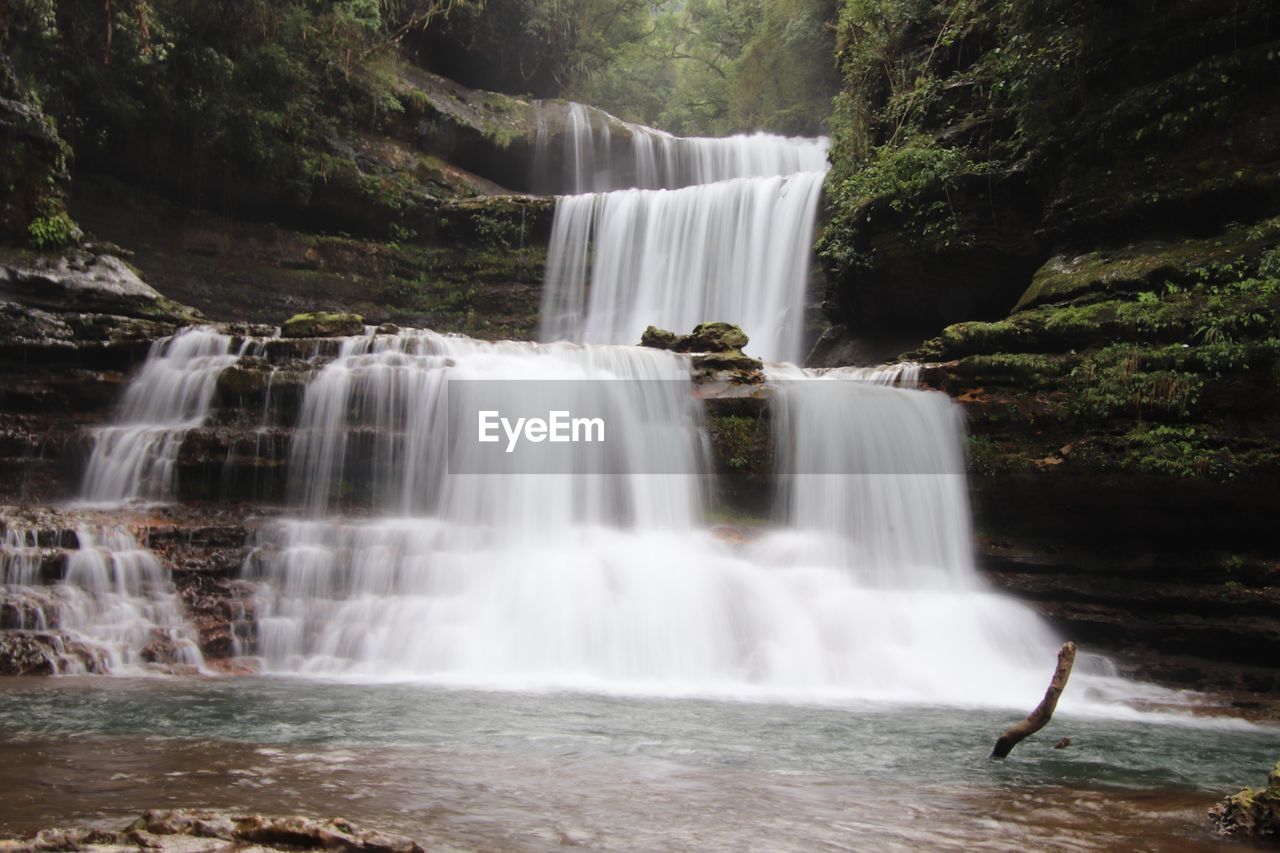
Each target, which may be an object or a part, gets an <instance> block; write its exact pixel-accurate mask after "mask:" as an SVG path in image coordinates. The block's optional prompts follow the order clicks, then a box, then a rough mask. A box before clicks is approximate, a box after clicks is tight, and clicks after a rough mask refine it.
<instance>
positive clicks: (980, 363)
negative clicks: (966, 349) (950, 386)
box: [956, 353, 1075, 390]
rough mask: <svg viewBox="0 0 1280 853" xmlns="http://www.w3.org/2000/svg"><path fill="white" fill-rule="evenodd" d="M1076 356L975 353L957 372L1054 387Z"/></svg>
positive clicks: (1032, 387) (1035, 387)
mask: <svg viewBox="0 0 1280 853" xmlns="http://www.w3.org/2000/svg"><path fill="white" fill-rule="evenodd" d="M1074 361H1075V359H1073V358H1070V357H1064V356H1053V355H1042V354H1039V353H993V354H991V355H971V356H969V357H967V358H964V359H961V361H960V363H959V365H957V368H956V371H957V373H958V374H959V375H960V376H962V377H965V378H975V379H981V380H982V381H984V382H989V381H996V382H1004V383H1009V384H1016V385H1017V386H1018V387H1019V388H1025V389H1027V390H1038V389H1040V388H1049V387H1053V386H1054V385H1055V384H1056V380H1057V379H1059V378H1060V377H1062V376H1063V375H1065V374H1066V373H1067V372H1068V371H1069V370H1070V368H1071V365H1072V363H1073V362H1074Z"/></svg>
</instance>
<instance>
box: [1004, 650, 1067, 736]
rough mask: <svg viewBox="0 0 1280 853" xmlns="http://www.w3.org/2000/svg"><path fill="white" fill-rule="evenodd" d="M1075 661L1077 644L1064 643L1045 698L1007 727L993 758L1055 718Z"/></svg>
mask: <svg viewBox="0 0 1280 853" xmlns="http://www.w3.org/2000/svg"><path fill="white" fill-rule="evenodd" d="M1075 662H1076V644H1075V643H1063V644H1062V648H1061V649H1058V668H1057V669H1055V670H1054V671H1053V679H1052V680H1051V681H1050V682H1049V689H1048V690H1046V691H1045V692H1044V698H1043V699H1041V700H1040V704H1039V705H1037V706H1036V707H1035V710H1034V711H1032V712H1031V713H1030V714H1028V715H1027V718H1026V719H1025V720H1023V721H1022V722H1020V723H1015V724H1014V725H1012V726H1010V727H1009V728H1007V729H1005V732H1004V734H1002V735H1000V739H999V740H997V741H996V746H995V749H993V750H991V757H992V758H1004V757H1005V756H1007V755H1008V754H1009V753H1010V752H1011V751H1012V750H1013V748H1014V747H1015V746H1017V745H1018V744H1019V743H1021V742H1022V741H1023V740H1024V739H1026V738H1028V737H1030V736H1031V735H1033V734H1035V733H1036V732H1038V731H1040V730H1041V729H1043V728H1044V727H1045V726H1046V725H1048V724H1049V720H1051V719H1053V711H1054V709H1055V708H1057V707H1058V697H1059V696H1061V695H1062V689H1063V688H1064V687H1066V686H1067V679H1068V678H1070V677H1071V667H1072V666H1074V665H1075Z"/></svg>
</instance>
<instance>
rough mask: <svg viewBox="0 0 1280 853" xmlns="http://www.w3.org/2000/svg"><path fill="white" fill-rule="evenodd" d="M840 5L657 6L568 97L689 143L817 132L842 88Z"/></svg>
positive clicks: (727, 1) (571, 84)
mask: <svg viewBox="0 0 1280 853" xmlns="http://www.w3.org/2000/svg"><path fill="white" fill-rule="evenodd" d="M835 12H836V4H835V2H834V0H687V2H676V0H655V2H652V3H651V4H649V7H648V10H647V14H646V16H645V19H644V22H643V23H644V26H643V27H642V28H641V30H640V31H639V32H637V33H636V34H634V36H633V37H632V38H630V39H629V40H623V41H619V42H617V43H616V44H615V46H614V47H613V48H612V50H610V51H608V52H600V53H597V54H596V56H595V57H594V59H595V60H598V61H596V62H595V63H594V64H592V63H581V64H579V66H578V68H577V70H576V72H575V73H574V74H573V75H571V76H570V77H569V78H568V79H567V80H566V81H565V82H566V83H567V85H566V88H565V90H564V91H565V94H566V95H567V96H570V97H574V98H577V99H579V100H583V101H588V102H590V103H595V104H598V105H600V106H602V107H604V108H606V109H609V110H610V111H612V112H616V113H617V114H618V115H620V116H622V117H623V118H626V119H629V120H632V121H638V122H643V123H645V124H650V125H654V126H657V127H663V128H666V129H667V130H670V131H673V132H676V133H682V134H688V135H712V134H724V133H734V132H744V131H751V130H771V131H775V132H780V133H795V134H800V133H816V132H819V131H820V130H822V129H823V127H824V126H825V122H826V118H827V114H828V112H829V109H830V99H831V97H832V95H834V93H835V91H836V88H837V76H836V73H835V69H834V65H833V62H832V58H831V57H832V51H833V47H834V39H833V37H832V34H831V31H830V22H831V21H832V20H833V19H834V17H835Z"/></svg>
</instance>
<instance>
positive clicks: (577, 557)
mask: <svg viewBox="0 0 1280 853" xmlns="http://www.w3.org/2000/svg"><path fill="white" fill-rule="evenodd" d="M579 118H581V119H582V121H581V122H580V123H579V126H580V127H581V128H590V126H591V125H590V115H589V114H588V113H585V112H583V113H581V114H580V116H579ZM583 134H585V135H586V136H591V134H590V133H588V132H587V131H585V130H584V131H583ZM583 134H579V135H578V136H577V137H576V138H575V139H574V141H573V143H572V151H573V152H574V156H575V157H576V158H577V159H576V161H575V162H576V164H577V165H576V168H577V169H578V170H579V171H580V172H583V173H585V172H590V175H585V174H583V175H580V177H583V179H584V180H591V181H595V180H596V179H597V178H598V177H599V175H600V174H602V172H601V170H600V169H599V168H597V167H598V166H599V165H600V164H601V161H602V160H603V159H605V155H604V154H602V153H601V152H602V151H603V150H604V149H603V146H602V145H601V144H599V140H600V136H599V134H598V133H597V134H596V136H594V137H593V139H594V141H591V140H587V141H588V142H590V144H587V142H584V138H585V137H584V135H583ZM631 135H632V139H633V146H632V148H633V151H632V154H633V155H634V157H635V162H634V164H631V165H628V166H627V168H634V169H635V170H636V172H637V173H638V174H646V175H651V176H653V175H665V177H655V178H653V179H654V180H655V181H662V180H667V181H670V182H672V183H675V182H676V181H677V180H679V179H677V178H675V177H674V176H675V174H676V173H677V172H678V171H679V170H681V169H686V166H684V165H678V166H677V165H673V164H674V163H676V160H675V159H673V157H678V156H685V155H682V154H681V153H680V152H686V154H687V153H688V152H697V151H698V150H699V148H700V146H705V147H706V149H707V151H708V152H711V151H712V150H713V149H715V145H713V144H712V143H711V141H702V140H674V139H673V138H670V137H666V136H665V135H662V134H659V133H657V132H652V133H635V132H633V133H632V134H631ZM621 138H622V135H621V134H618V135H613V136H611V143H610V144H611V145H612V149H611V150H612V151H613V154H612V155H611V156H612V157H613V158H614V160H615V161H616V159H617V157H618V152H619V150H620V148H621V146H620V145H619V144H618V140H619V139H621ZM635 139H646V140H649V141H651V142H653V146H652V148H649V147H646V146H647V143H645V144H644V145H636V144H634V140H635ZM567 144H568V143H567ZM765 146H774V147H775V149H777V147H778V146H781V148H782V149H786V148H787V146H792V147H793V149H794V150H793V153H795V155H796V157H797V160H796V161H795V162H796V163H799V164H800V165H801V166H802V168H806V169H808V170H809V171H801V172H798V173H796V174H791V175H789V176H784V175H780V174H776V173H774V172H776V171H778V170H782V169H786V168H791V166H790V165H786V164H784V165H781V166H780V165H778V164H777V162H773V164H772V165H770V162H771V161H769V160H768V157H765V156H763V155H761V156H760V157H756V158H755V159H753V158H752V156H749V155H751V152H753V151H755V150H756V148H757V147H761V148H763V147H765ZM719 150H721V151H722V152H728V151H730V150H738V151H739V152H740V156H739V155H734V156H732V157H731V156H729V155H728V154H725V155H724V156H723V158H722V159H718V160H717V159H716V158H715V157H712V156H711V154H710V153H708V154H707V158H708V160H709V161H714V162H715V163H716V164H718V165H717V166H716V168H721V167H722V168H723V169H724V170H726V172H728V173H732V172H733V170H741V172H742V174H744V175H748V176H749V177H732V175H731V174H726V173H725V172H716V171H715V170H714V169H712V168H710V167H708V168H707V170H706V171H704V172H701V173H698V174H701V175H702V176H703V177H705V176H708V175H715V176H716V177H728V178H730V179H729V180H725V181H721V182H719V183H710V184H706V185H697V186H691V187H686V188H684V189H678V190H654V191H642V190H624V191H620V192H610V193H602V194H592V195H582V196H575V197H566V198H562V199H561V200H560V204H559V207H558V210H557V220H556V226H555V229H556V236H555V238H554V241H553V249H552V262H551V266H550V269H549V272H548V282H547V295H546V300H547V301H546V303H545V305H546V312H545V313H544V317H543V320H544V331H547V333H548V334H547V336H548V337H553V338H554V337H559V336H561V335H560V334H559V333H563V336H564V337H572V338H577V339H581V340H586V341H591V342H598V343H595V344H588V345H578V344H570V343H548V344H518V343H509V342H508V343H484V342H479V341H472V340H468V339H464V338H457V337H442V336H439V335H435V334H432V333H429V332H415V331H409V330H406V331H403V332H401V333H399V334H398V335H394V336H388V335H373V334H372V333H369V334H366V335H364V336H361V337H355V338H351V339H348V340H347V341H345V342H344V344H343V346H342V352H341V355H340V356H339V358H337V359H336V360H335V361H333V362H332V363H330V364H328V365H326V366H325V367H324V368H323V369H322V370H321V371H320V372H319V373H318V374H317V375H316V376H315V377H314V378H313V379H312V381H311V382H310V384H309V386H308V387H307V389H306V394H305V397H304V400H303V405H302V409H301V413H300V416H299V420H298V432H297V437H296V438H295V443H294V445H293V449H292V456H291V465H290V477H291V483H290V495H291V498H292V501H293V503H294V505H295V506H299V507H302V508H304V509H305V511H306V513H307V514H306V516H304V517H302V518H296V519H292V520H285V521H281V522H279V523H278V524H277V525H275V526H271V527H267V528H266V529H264V530H263V531H262V533H261V534H260V538H259V540H258V543H257V547H256V548H255V549H254V551H253V553H252V555H251V557H250V559H249V560H248V561H247V563H246V574H247V575H248V576H249V577H250V578H252V579H254V580H255V581H257V582H258V584H259V590H260V592H259V596H258V611H257V612H258V619H259V621H258V648H257V652H258V654H259V655H260V656H261V658H262V659H263V661H264V664H265V666H266V667H267V669H268V670H275V671H291V672H306V673H326V674H341V675H348V676H349V675H358V676H361V677H378V678H413V679H426V680H430V681H435V682H442V683H453V684H480V685H486V686H501V687H528V686H537V687H559V688H564V687H573V688H585V689H601V690H611V691H638V692H645V693H661V694H700V695H708V694H713V695H734V696H741V695H764V696H785V697H791V698H797V697H802V698H821V699H849V698H862V699H878V700H894V701H921V702H947V703H982V704H993V703H994V704H1013V705H1021V704H1023V703H1025V702H1026V698H1027V697H1028V696H1033V695H1035V694H1036V693H1037V692H1038V691H1039V690H1040V689H1042V688H1043V678H1044V672H1043V669H1044V665H1045V661H1047V660H1052V656H1053V652H1054V650H1055V646H1056V640H1055V638H1054V636H1053V635H1052V633H1051V632H1050V631H1049V630H1048V629H1047V628H1046V627H1045V625H1044V624H1043V623H1042V622H1041V621H1040V620H1039V619H1038V618H1037V617H1035V616H1034V614H1032V613H1031V611H1029V610H1028V609H1026V608H1024V607H1021V606H1019V605H1017V604H1015V603H1013V602H1011V601H1009V600H1006V599H1004V598H1002V597H999V596H996V595H993V594H991V593H990V592H988V591H987V590H986V589H985V588H984V587H983V586H982V584H981V583H980V582H979V580H978V579H977V577H976V575H975V572H974V568H973V565H972V561H971V557H970V549H971V544H970V531H969V519H968V505H967V502H966V496H965V488H964V480H963V464H962V462H963V460H962V450H961V436H962V429H963V427H962V424H961V423H960V419H959V415H958V410H957V409H956V407H955V406H954V405H953V404H952V403H951V402H950V401H949V400H948V399H947V398H946V397H945V396H944V395H941V394H937V393H931V392H923V391H916V390H911V389H908V388H903V387H899V386H902V385H909V384H913V380H914V373H913V370H912V368H909V367H901V368H896V369H890V370H887V371H884V372H881V373H874V372H866V371H843V372H839V371H837V372H829V373H826V374H822V375H818V374H815V373H812V372H806V371H801V370H799V369H798V368H790V367H778V368H774V369H772V370H771V375H770V383H771V384H772V385H773V386H774V388H773V390H774V396H775V403H774V407H773V415H772V417H773V419H774V424H775V434H776V435H777V436H778V440H779V446H778V454H777V455H778V459H779V465H780V466H781V469H782V479H783V481H784V484H785V486H784V488H783V489H782V494H783V498H782V501H781V507H780V515H781V516H782V523H781V524H780V525H779V526H778V527H777V528H775V529H772V530H770V531H767V532H765V533H763V534H762V535H760V536H759V537H758V538H756V539H755V540H754V541H750V542H748V543H747V544H745V545H733V544H730V543H728V542H726V541H724V540H722V539H721V538H719V537H718V536H717V534H716V532H715V531H714V530H713V529H712V528H711V527H710V526H709V525H708V524H707V523H706V521H705V516H704V509H705V507H704V502H703V500H702V491H701V486H700V484H701V480H702V476H701V475H702V474H703V472H704V471H706V470H707V464H706V462H705V461H704V451H703V447H702V444H701V442H700V441H699V440H697V439H696V429H695V428H696V427H697V425H698V423H699V422H700V418H701V416H700V414H699V411H698V410H697V408H696V404H695V403H693V402H692V401H691V400H690V397H691V396H692V395H690V394H689V390H690V386H689V383H690V381H691V380H690V368H689V365H688V362H687V361H686V360H685V359H684V357H682V356H678V355H673V354H670V353H665V352H658V351H651V350H645V349H640V348H636V347H630V346H618V345H616V344H626V343H630V342H632V341H634V340H636V339H637V338H638V337H639V334H640V331H641V330H642V329H643V328H644V326H646V325H648V324H650V323H653V324H655V325H666V326H668V327H672V328H675V329H677V330H687V329H688V328H689V327H691V326H692V325H694V324H695V323H697V322H702V321H705V320H711V319H717V320H719V319H728V320H731V321H738V322H741V323H742V324H744V325H745V326H746V327H747V328H748V329H749V330H750V333H751V335H752V339H753V343H754V342H757V341H761V342H762V343H761V345H760V346H759V347H754V346H753V349H755V350H756V351H757V352H762V353H765V354H770V355H785V356H791V357H794V356H796V355H798V352H797V350H798V346H799V337H798V335H799V327H800V309H799V302H800V299H801V298H802V297H801V294H802V292H803V283H804V282H803V279H804V274H803V273H804V269H805V264H806V263H807V257H808V252H809V247H810V242H811V236H812V235H811V230H812V216H813V207H814V205H816V200H817V194H818V192H819V189H820V186H821V181H822V175H823V170H824V169H825V142H822V141H816V142H813V141H811V142H807V143H803V144H802V143H799V142H796V141H787V140H783V141H782V142H778V141H777V138H764V137H748V138H744V139H738V140H730V141H728V142H727V143H724V144H722V145H721V147H720V149H719ZM779 150H780V149H779ZM660 151H661V152H665V153H661V154H659V153H657V152H660ZM637 152H638V153H637ZM673 152H675V153H674V154H673ZM717 156H719V155H717ZM810 156H813V157H816V158H817V159H818V162H809V161H807V160H806V159H805V158H806V157H810ZM735 158H736V159H735ZM695 159H696V158H695ZM690 162H692V161H690ZM749 163H754V164H756V165H747V164H749ZM761 163H763V164H765V165H760V164H761ZM584 164H586V165H584ZM688 168H691V167H688ZM664 170H666V171H665V172H664ZM753 170H754V171H753ZM756 172H763V174H756ZM618 173H619V171H618V170H614V171H613V172H612V174H615V175H616V174H618ZM682 174H690V173H689V172H683V173H682ZM751 175H755V176H754V177H750V176H751ZM592 244H593V247H592ZM589 255H592V256H593V258H592V260H593V261H594V263H593V264H592V265H591V270H590V273H589V275H588V272H587V261H588V256H589ZM588 278H589V279H590V280H589V281H588ZM604 344H614V345H604ZM593 378H594V379H601V378H608V379H631V380H637V379H662V380H666V381H667V382H679V383H684V386H683V387H684V388H685V391H683V392H682V396H683V397H684V399H685V403H684V404H673V403H672V402H671V400H670V399H669V398H665V397H658V398H655V399H648V400H646V399H644V398H641V399H640V400H639V401H638V402H637V400H636V398H634V397H628V398H626V399H628V400H630V404H629V405H630V406H631V407H630V408H626V407H625V406H623V407H622V408H619V409H616V410H615V414H616V415H618V416H620V422H621V423H626V424H632V425H633V426H635V427H636V429H635V430H633V431H632V432H631V433H629V434H628V435H627V436H626V438H625V441H623V442H621V443H620V444H619V445H618V447H619V448H625V451H626V453H627V454H628V458H626V459H623V460H621V461H619V462H618V465H617V468H618V470H619V471H621V472H622V473H618V472H617V471H614V468H613V467H610V466H606V467H607V468H608V470H610V471H612V472H613V473H609V474H607V475H606V474H601V473H599V472H596V473H592V472H591V471H589V470H588V471H578V472H576V473H574V474H566V473H555V474H552V473H546V472H543V473H539V474H535V475H529V474H515V475H513V474H510V473H505V472H504V469H502V468H501V467H500V466H494V465H492V464H491V463H492V460H491V459H490V460H489V461H486V460H485V459H476V460H472V464H471V465H470V466H469V467H468V466H463V467H464V468H465V471H463V472H459V471H449V470H448V466H449V464H451V463H454V464H456V463H457V458H456V456H450V455H449V454H450V450H451V449H450V448H448V447H446V438H447V437H451V434H450V424H449V423H448V415H447V411H446V409H447V405H446V402H445V401H446V398H448V396H449V394H448V391H447V389H448V387H449V383H450V382H451V381H452V380H466V379H487V380H499V379H522V380H536V379H561V380H563V379H593ZM582 384H583V386H584V388H590V389H592V390H590V391H589V392H585V391H584V393H589V394H592V395H597V396H598V395H601V394H604V393H606V392H604V391H602V387H607V386H608V385H609V383H608V382H604V383H582ZM512 393H515V392H512ZM620 405H621V404H620ZM691 407H693V408H691ZM452 450H454V451H456V447H455V448H452ZM673 459H674V461H672V460H673ZM615 461H618V460H615ZM660 461H662V462H663V463H665V464H661V465H660V464H659V462H660ZM658 468H661V469H662V471H663V472H664V473H662V474H653V473H645V472H647V471H654V470H658ZM601 470H605V469H601ZM352 504H357V505H360V504H363V505H366V506H368V507H370V511H371V517H369V518H351V517H342V516H340V515H338V514H337V513H339V512H340V511H341V510H342V509H343V508H344V507H346V506H350V505H352ZM1077 672H1078V675H1077V680H1078V681H1084V682H1085V683H1086V685H1087V687H1086V688H1083V689H1081V690H1080V691H1078V694H1077V695H1083V694H1087V693H1089V692H1090V690H1092V689H1096V688H1099V687H1103V686H1106V685H1108V684H1112V683H1114V681H1113V680H1112V679H1110V678H1109V677H1108V676H1109V673H1108V670H1107V669H1106V665H1105V662H1101V661H1097V660H1084V661H1082V665H1081V666H1079V667H1078V669H1077ZM1076 701H1083V700H1079V699H1078V700H1076Z"/></svg>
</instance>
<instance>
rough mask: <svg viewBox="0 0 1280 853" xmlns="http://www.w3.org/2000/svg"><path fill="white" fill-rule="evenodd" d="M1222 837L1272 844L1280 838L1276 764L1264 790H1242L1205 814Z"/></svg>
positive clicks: (1279, 767)
mask: <svg viewBox="0 0 1280 853" xmlns="http://www.w3.org/2000/svg"><path fill="white" fill-rule="evenodd" d="M1209 818H1210V820H1211V821H1212V822H1213V825H1214V827H1215V828H1216V829H1217V830H1218V832H1219V833H1220V834H1222V835H1226V836H1229V837H1231V838H1240V839H1253V840H1259V841H1270V842H1273V843H1274V842H1275V841H1276V840H1277V838H1278V837H1280V762H1277V763H1276V766H1275V767H1273V768H1272V769H1271V773H1270V774H1269V775H1268V776H1267V787H1265V788H1260V789H1255V788H1245V789H1244V790H1242V791H1240V792H1239V793H1237V794H1233V795H1231V796H1230V797H1227V798H1226V799H1225V800H1223V801H1222V802H1221V803H1219V804H1218V805H1216V806H1214V807H1213V808H1212V809H1210V810H1209Z"/></svg>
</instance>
